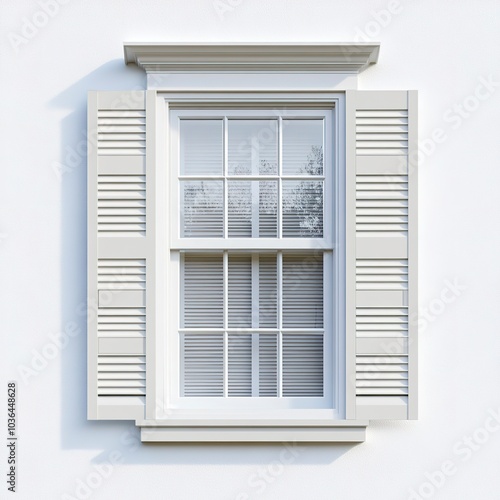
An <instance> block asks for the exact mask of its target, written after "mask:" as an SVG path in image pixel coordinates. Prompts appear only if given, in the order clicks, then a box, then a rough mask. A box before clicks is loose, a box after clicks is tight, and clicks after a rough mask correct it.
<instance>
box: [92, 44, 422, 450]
mask: <svg viewBox="0 0 500 500" xmlns="http://www.w3.org/2000/svg"><path fill="white" fill-rule="evenodd" d="M378 50H379V46H378V44H303V45H300V44H276V45H265V44H240V45H234V46H232V45H217V44H214V45H192V44H186V45H173V44H126V45H125V59H126V62H127V63H135V64H137V65H139V66H140V67H142V68H144V69H145V71H146V73H147V90H145V91H130V92H124V91H120V92H91V93H90V94H89V114H88V126H89V134H88V136H89V154H88V158H89V166H88V301H89V307H90V308H91V309H92V310H94V311H95V315H89V322H88V417H89V418H90V419H124V420H127V419H129V420H135V421H136V425H138V426H139V427H140V428H141V439H142V440H143V441H160V442H172V441H173V442H177V441H278V442H279V441H284V440H299V441H345V442H359V441H363V440H364V438H365V429H366V427H367V425H368V421H369V420H377V419H403V420H404V419H412V418H416V415H417V343H418V336H417V321H416V317H417V311H418V304H417V257H416V250H417V227H416V224H417V215H416V207H417V172H418V169H417V165H416V162H415V159H416V157H417V153H416V152H417V133H416V132H417V118H416V116H417V114H416V108H417V96H416V92H415V91H358V90H357V86H358V74H359V73H360V72H361V71H363V70H364V69H366V68H367V67H369V65H371V64H373V63H375V62H376V60H377V57H378ZM94 316H95V317H94Z"/></svg>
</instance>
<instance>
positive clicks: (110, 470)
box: [61, 399, 174, 500]
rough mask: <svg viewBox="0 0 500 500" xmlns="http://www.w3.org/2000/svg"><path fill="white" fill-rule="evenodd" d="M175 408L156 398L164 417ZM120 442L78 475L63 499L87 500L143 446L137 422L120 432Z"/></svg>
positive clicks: (157, 407)
mask: <svg viewBox="0 0 500 500" xmlns="http://www.w3.org/2000/svg"><path fill="white" fill-rule="evenodd" d="M173 408H174V407H173V406H172V407H171V409H169V410H166V411H165V402H164V401H163V400H162V399H157V400H156V409H157V411H159V412H160V413H161V414H162V415H163V418H166V417H167V416H168V415H170V414H171V413H172V410H173ZM119 442H120V445H119V446H117V447H116V448H114V449H113V450H110V451H108V452H105V453H104V455H105V457H106V459H105V460H103V461H101V462H99V463H98V464H92V467H91V470H90V471H89V472H87V473H86V474H84V475H83V476H79V477H76V478H75V480H74V483H75V484H74V486H73V490H72V491H71V493H66V492H65V493H63V494H62V495H61V500H87V499H88V498H90V497H91V496H92V495H93V494H94V492H95V491H96V490H98V489H99V488H100V487H101V486H102V485H103V484H104V483H105V482H106V481H108V480H109V479H110V478H111V476H112V475H113V474H114V472H115V471H116V470H117V468H119V466H120V465H123V464H124V463H125V459H126V457H127V455H128V454H129V453H132V452H134V451H136V450H138V449H139V448H140V447H141V444H142V443H141V438H140V434H139V433H138V432H137V428H136V426H135V424H132V425H131V426H130V427H129V428H128V429H127V430H125V431H123V432H122V433H121V434H120V439H119Z"/></svg>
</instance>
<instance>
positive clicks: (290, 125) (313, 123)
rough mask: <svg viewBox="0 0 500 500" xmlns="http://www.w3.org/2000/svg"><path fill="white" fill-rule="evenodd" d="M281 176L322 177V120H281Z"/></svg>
mask: <svg viewBox="0 0 500 500" xmlns="http://www.w3.org/2000/svg"><path fill="white" fill-rule="evenodd" d="M283 175H323V120H283Z"/></svg>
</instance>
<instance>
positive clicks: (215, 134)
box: [180, 120, 223, 175]
mask: <svg viewBox="0 0 500 500" xmlns="http://www.w3.org/2000/svg"><path fill="white" fill-rule="evenodd" d="M222 124H223V122H222V120H181V125H180V129H181V130H180V134H181V175H222V165H223V149H222V137H223V133H222Z"/></svg>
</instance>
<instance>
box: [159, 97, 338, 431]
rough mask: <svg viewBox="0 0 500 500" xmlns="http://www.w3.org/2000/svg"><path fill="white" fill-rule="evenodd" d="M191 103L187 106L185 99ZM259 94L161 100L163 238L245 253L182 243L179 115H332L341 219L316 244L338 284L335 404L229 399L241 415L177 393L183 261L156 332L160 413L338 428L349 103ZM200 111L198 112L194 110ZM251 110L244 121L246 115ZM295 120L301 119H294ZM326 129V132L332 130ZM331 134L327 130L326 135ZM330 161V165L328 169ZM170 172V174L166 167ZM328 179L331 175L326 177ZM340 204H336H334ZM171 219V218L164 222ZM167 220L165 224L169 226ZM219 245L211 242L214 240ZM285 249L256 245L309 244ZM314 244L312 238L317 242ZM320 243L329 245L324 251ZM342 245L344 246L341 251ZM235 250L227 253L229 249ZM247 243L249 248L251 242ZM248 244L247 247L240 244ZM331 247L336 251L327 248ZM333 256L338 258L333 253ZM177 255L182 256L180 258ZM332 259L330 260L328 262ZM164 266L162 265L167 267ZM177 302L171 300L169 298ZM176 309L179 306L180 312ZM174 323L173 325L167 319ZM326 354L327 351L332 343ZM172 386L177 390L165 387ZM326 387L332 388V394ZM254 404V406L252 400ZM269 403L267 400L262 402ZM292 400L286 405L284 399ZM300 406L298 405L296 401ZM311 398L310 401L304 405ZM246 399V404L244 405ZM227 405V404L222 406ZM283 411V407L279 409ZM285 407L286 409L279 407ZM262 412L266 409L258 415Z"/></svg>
mask: <svg viewBox="0 0 500 500" xmlns="http://www.w3.org/2000/svg"><path fill="white" fill-rule="evenodd" d="M186 97H187V99H186ZM262 97H263V96H262V94H260V93H249V92H234V93H231V94H230V95H228V94H227V93H225V94H217V95H213V94H209V95H207V94H204V93H200V94H198V93H196V94H194V95H193V94H189V96H185V95H178V94H171V93H161V94H160V93H159V94H158V98H157V114H158V118H157V123H161V124H162V126H161V127H159V128H160V132H159V134H158V137H161V136H163V137H166V138H167V140H166V141H165V143H163V144H162V141H161V140H158V144H157V151H158V155H157V157H158V160H160V163H158V161H157V163H158V170H160V171H164V172H169V173H168V174H162V175H164V181H165V188H164V189H163V190H162V192H163V197H162V195H161V193H160V195H159V196H157V206H159V207H162V206H163V207H165V209H166V210H161V209H160V211H159V212H158V213H157V215H156V216H157V218H158V223H159V226H160V227H162V228H164V229H165V234H164V238H161V239H162V240H164V241H165V245H166V247H168V248H169V249H173V250H178V249H195V250H199V249H200V246H199V245H200V240H203V249H204V250H209V249H212V250H221V249H227V250H230V249H231V246H232V245H234V246H235V247H237V246H238V243H233V244H231V240H238V238H225V239H224V242H223V243H222V242H221V241H214V240H216V239H215V238H214V239H212V238H179V237H178V236H177V235H178V234H179V233H178V222H177V221H176V218H175V217H172V216H171V214H172V213H173V212H175V213H178V208H177V207H178V205H177V203H178V197H177V199H175V198H176V197H175V196H172V193H177V189H176V186H177V183H178V179H177V174H178V172H177V170H176V168H175V166H174V165H175V162H176V155H178V151H177V148H176V147H175V146H173V144H172V138H171V135H170V131H171V130H172V129H173V127H172V124H171V121H172V116H178V115H179V114H180V113H182V115H183V116H190V117H199V116H203V117H204V118H206V117H208V116H210V113H212V114H213V113H215V112H217V110H218V109H219V110H223V112H224V113H228V114H230V115H231V116H235V117H236V116H240V117H248V116H252V115H253V116H254V117H261V116H262V114H263V110H269V117H273V116H275V115H273V109H284V110H287V111H288V110H293V111H290V113H289V114H288V113H287V115H286V117H294V116H298V117H302V118H305V117H307V116H310V117H312V116H316V117H317V116H323V114H324V112H325V110H326V111H328V110H330V111H331V117H332V119H331V120H332V123H331V127H330V128H331V136H332V140H331V143H330V148H329V149H330V151H331V152H332V157H331V158H330V159H329V161H330V163H331V164H332V165H333V172H332V174H333V175H332V176H331V181H332V182H331V184H333V185H332V186H331V188H330V189H331V190H330V192H329V195H328V196H327V194H326V192H327V190H326V186H325V196H324V204H325V206H324V213H326V212H327V210H329V211H330V213H332V211H333V213H334V214H335V217H334V220H333V221H332V226H333V231H332V233H331V234H330V235H328V237H326V234H324V238H317V239H316V238H315V239H316V240H317V242H316V246H315V248H321V247H322V246H323V247H326V250H327V251H328V250H330V253H331V255H332V258H331V259H330V260H331V264H330V265H325V266H324V267H325V269H324V273H326V272H327V269H328V268H330V269H331V274H332V276H331V280H329V281H328V283H330V285H331V288H332V289H331V290H327V289H326V283H327V281H325V291H324V294H325V297H326V296H328V294H330V296H331V297H332V302H333V307H332V325H331V327H330V325H328V324H325V328H324V330H325V338H327V337H330V338H331V339H332V345H331V346H330V347H331V357H332V358H331V359H332V363H333V367H334V370H335V374H334V376H333V383H332V384H331V394H332V398H331V399H330V400H329V401H328V404H327V405H326V406H327V407H326V408H313V409H312V408H300V405H299V404H296V407H294V408H292V409H290V408H287V403H286V402H282V403H281V404H280V405H275V407H274V408H270V407H269V402H266V401H265V400H264V401H259V399H260V398H228V399H230V400H231V399H238V401H239V404H238V408H236V406H235V404H234V403H232V402H231V401H229V402H224V403H223V404H222V405H220V406H218V407H214V408H210V405H213V402H211V401H203V402H202V401H198V402H189V399H191V398H180V397H179V395H178V391H176V390H175V389H173V386H174V387H175V385H176V384H177V386H178V383H177V382H178V381H177V380H173V381H172V372H174V373H179V368H180V367H179V346H178V342H172V339H173V337H176V338H178V335H177V336H173V335H170V334H169V333H167V332H176V331H177V330H176V328H177V325H178V318H177V315H178V301H179V289H180V288H179V287H180V283H179V282H178V279H179V268H178V266H179V259H178V258H177V259H176V258H174V259H173V262H172V265H170V266H169V265H168V264H165V263H164V264H163V268H164V276H165V278H164V279H165V283H169V285H168V287H166V288H165V294H164V296H165V301H163V300H161V302H160V303H166V304H169V308H168V313H166V314H165V322H164V326H163V328H157V330H156V337H157V339H156V341H157V344H158V345H159V346H163V347H162V348H160V349H157V350H156V351H155V356H156V362H155V364H156V367H157V369H156V372H157V373H158V375H159V376H160V377H161V378H162V380H156V383H155V386H156V398H155V400H156V401H157V402H159V403H157V404H155V411H156V414H157V418H161V419H172V418H175V419H177V418H191V419H193V418H196V417H197V416H198V417H199V415H200V413H201V408H200V403H204V407H203V415H204V416H206V417H210V416H213V417H219V418H222V417H223V418H225V419H228V421H229V420H230V419H231V418H241V415H242V413H243V412H244V413H245V415H247V416H248V407H251V408H253V409H254V410H252V415H251V418H252V419H254V420H255V421H259V420H269V419H272V420H273V421H275V422H276V424H278V425H279V424H280V423H283V424H285V423H286V422H287V421H289V420H290V418H306V419H313V420H314V419H328V420H334V421H342V420H344V418H345V403H344V402H345V356H344V354H343V353H344V352H345V306H344V295H345V293H344V290H345V272H344V269H345V255H344V245H343V244H342V242H343V241H344V239H343V238H344V235H345V151H344V144H345V96H344V94H342V93H336V92H332V93H327V94H323V95H320V96H318V95H317V94H313V95H312V94H310V93H304V92H300V93H295V92H294V93H288V92H285V93H269V94H267V95H266V96H265V99H263V98H262ZM200 101H201V102H203V103H204V105H203V107H205V108H208V109H203V107H200V106H199V107H196V104H197V103H198V102H200ZM193 108H194V109H193ZM243 109H244V110H245V111H244V113H243V114H242V111H241V110H243ZM294 113H295V114H294ZM326 128H327V127H325V129H326ZM327 133H328V132H327V131H326V130H325V135H326V134H327ZM327 161H328V160H325V166H326V165H327ZM161 165H163V168H162V166H161ZM324 174H325V172H324ZM333 203H334V205H333ZM163 216H164V218H163ZM162 218H163V220H162ZM189 240H196V242H190V241H189ZM207 240H212V241H207ZM263 240H264V241H265V240H271V241H270V242H267V243H266V245H262V241H263ZM287 240H294V241H293V242H292V241H289V242H287V241H285V242H284V243H283V244H282V246H283V248H280V244H279V243H278V246H276V243H277V242H280V241H282V240H278V239H274V238H266V239H259V242H256V246H255V249H254V250H258V249H265V248H270V249H273V250H282V249H286V248H288V247H289V245H290V244H291V243H298V245H297V248H300V247H301V244H302V245H303V242H302V241H300V238H287ZM311 240H312V238H311ZM321 242H325V243H324V244H323V245H322V244H321ZM338 242H340V244H338ZM227 243H229V245H227V246H226V244H227ZM245 243H247V242H245ZM240 245H241V243H240ZM303 246H305V248H306V249H310V245H309V244H308V245H303ZM328 247H330V248H328ZM332 249H333V252H332V251H331V250H332ZM175 254H177V255H179V253H178V252H175ZM326 260H329V259H326ZM160 265H162V264H160ZM167 297H170V298H167ZM173 304H175V305H176V307H174V306H173ZM325 309H327V303H326V302H325ZM167 318H169V319H168V320H167ZM327 328H331V329H332V330H333V332H334V335H328V334H327ZM325 351H326V344H325ZM165 381H171V383H168V382H165ZM326 387H327V384H326V383H325V389H326ZM194 399H200V400H201V399H206V400H210V399H212V398H194ZM251 399H253V400H254V401H248V400H251ZM262 399H267V398H262ZM283 399H287V398H283ZM293 399H295V400H298V399H299V398H293ZM302 399H308V398H302ZM242 400H243V401H242ZM219 404H220V400H219ZM304 404H305V405H306V406H309V403H308V402H307V401H304ZM221 406H222V407H224V406H226V407H227V409H226V410H224V415H221ZM276 406H277V407H276ZM280 406H281V408H280ZM259 407H260V409H259Z"/></svg>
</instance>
